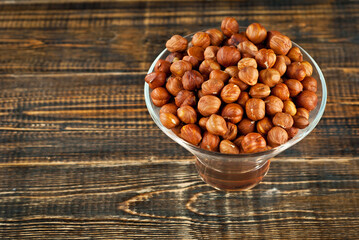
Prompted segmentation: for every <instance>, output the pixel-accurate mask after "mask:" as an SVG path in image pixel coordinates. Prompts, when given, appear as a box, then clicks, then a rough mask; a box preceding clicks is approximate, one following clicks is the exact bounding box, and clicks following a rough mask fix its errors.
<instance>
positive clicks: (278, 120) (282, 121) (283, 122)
mask: <svg viewBox="0 0 359 240" xmlns="http://www.w3.org/2000/svg"><path fill="white" fill-rule="evenodd" d="M272 123H273V125H275V126H278V127H282V128H284V129H289V128H291V127H292V126H293V123H294V121H293V117H292V116H291V115H290V114H289V113H283V112H278V113H276V114H275V115H274V117H273V119H272Z"/></svg>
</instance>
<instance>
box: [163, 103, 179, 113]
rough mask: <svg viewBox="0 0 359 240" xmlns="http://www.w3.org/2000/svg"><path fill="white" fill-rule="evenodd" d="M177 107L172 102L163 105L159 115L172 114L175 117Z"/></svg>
mask: <svg viewBox="0 0 359 240" xmlns="http://www.w3.org/2000/svg"><path fill="white" fill-rule="evenodd" d="M177 108H178V107H177V106H176V104H175V103H174V102H171V103H167V104H165V105H163V106H162V107H161V109H160V114H161V113H172V114H173V115H177Z"/></svg>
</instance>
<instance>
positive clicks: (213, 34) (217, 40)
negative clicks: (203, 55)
mask: <svg viewBox="0 0 359 240" xmlns="http://www.w3.org/2000/svg"><path fill="white" fill-rule="evenodd" d="M206 33H207V34H208V35H209V38H210V39H211V45H213V46H219V45H221V43H222V41H223V39H224V36H223V33H222V32H221V31H220V30H218V29H215V28H213V29H209V30H207V31H206Z"/></svg>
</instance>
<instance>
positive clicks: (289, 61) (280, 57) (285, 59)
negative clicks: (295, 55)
mask: <svg viewBox="0 0 359 240" xmlns="http://www.w3.org/2000/svg"><path fill="white" fill-rule="evenodd" d="M277 59H282V60H284V62H285V65H287V66H288V65H289V64H291V63H292V61H291V60H290V59H289V57H287V56H285V55H277Z"/></svg>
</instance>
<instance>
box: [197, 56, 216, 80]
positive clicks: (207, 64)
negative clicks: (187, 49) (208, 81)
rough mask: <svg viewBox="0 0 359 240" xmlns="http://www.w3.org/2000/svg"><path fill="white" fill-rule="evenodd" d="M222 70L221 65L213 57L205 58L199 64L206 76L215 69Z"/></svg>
mask: <svg viewBox="0 0 359 240" xmlns="http://www.w3.org/2000/svg"><path fill="white" fill-rule="evenodd" d="M215 69H218V70H221V66H220V65H219V64H218V63H217V62H216V61H213V60H211V59H205V60H204V61H203V62H202V63H201V64H200V65H199V71H200V72H201V73H202V74H203V75H204V76H207V77H208V76H209V74H210V73H211V72H212V71H213V70H215Z"/></svg>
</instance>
